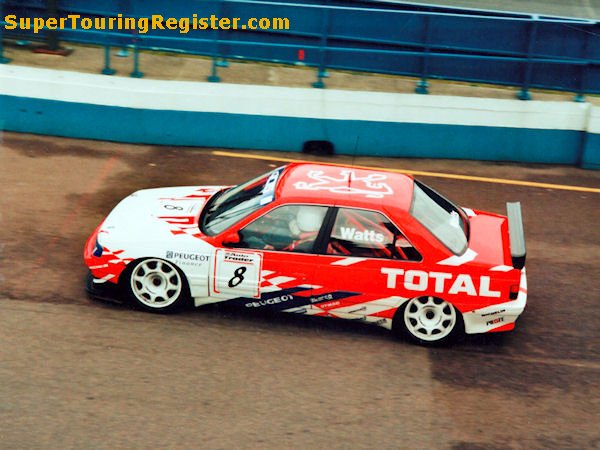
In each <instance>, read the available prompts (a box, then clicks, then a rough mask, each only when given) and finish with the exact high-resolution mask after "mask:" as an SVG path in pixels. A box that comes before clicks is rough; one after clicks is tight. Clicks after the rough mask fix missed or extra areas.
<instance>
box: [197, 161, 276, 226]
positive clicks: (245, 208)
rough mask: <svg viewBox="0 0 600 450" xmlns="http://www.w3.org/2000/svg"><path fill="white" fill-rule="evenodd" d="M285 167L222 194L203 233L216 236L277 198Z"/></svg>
mask: <svg viewBox="0 0 600 450" xmlns="http://www.w3.org/2000/svg"><path fill="white" fill-rule="evenodd" d="M282 170H283V167H280V168H279V169H276V170H274V171H273V172H269V173H266V174H264V175H261V176H259V177H256V178H253V179H252V180H250V181H247V182H246V183H243V184H240V185H238V186H235V187H233V188H231V189H229V190H228V191H225V192H224V193H223V194H221V195H220V196H219V197H218V198H217V199H216V200H215V201H214V202H212V204H210V205H209V208H208V211H207V212H206V214H205V215H204V218H203V221H202V232H203V233H205V234H207V235H210V236H214V235H216V234H219V233H221V232H223V231H225V230H226V229H227V228H229V227H230V226H232V225H233V224H235V223H237V222H239V221H240V220H242V219H243V218H244V217H246V216H248V215H249V214H251V213H253V212H254V211H256V210H257V209H259V208H260V207H262V206H263V205H266V204H268V203H271V202H272V201H273V200H274V198H275V185H276V184H277V179H278V178H279V175H280V174H281V172H282Z"/></svg>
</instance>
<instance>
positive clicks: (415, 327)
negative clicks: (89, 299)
mask: <svg viewBox="0 0 600 450" xmlns="http://www.w3.org/2000/svg"><path fill="white" fill-rule="evenodd" d="M403 316H404V325H405V327H406V331H408V333H409V334H410V335H412V336H413V337H414V338H416V339H417V340H419V341H424V342H429V343H433V342H440V341H443V340H444V339H445V338H447V337H449V336H450V334H451V333H452V331H454V328H455V327H456V324H457V322H458V315H457V313H456V310H455V309H454V306H452V305H451V304H450V303H448V302H446V301H444V300H442V299H441V298H437V297H418V298H413V299H412V300H410V301H409V302H408V303H407V305H406V307H405V308H404V314H403Z"/></svg>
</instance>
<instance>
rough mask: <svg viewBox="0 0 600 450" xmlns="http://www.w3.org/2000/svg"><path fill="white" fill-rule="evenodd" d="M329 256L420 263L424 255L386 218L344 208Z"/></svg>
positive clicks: (330, 246) (336, 223)
mask: <svg viewBox="0 0 600 450" xmlns="http://www.w3.org/2000/svg"><path fill="white" fill-rule="evenodd" d="M327 254H329V255H344V256H361V257H368V258H390V259H400V260H407V261H419V260H420V259H421V255H420V254H419V252H418V251H417V250H416V249H415V248H414V247H413V246H412V245H411V243H410V242H409V241H408V239H406V238H405V237H404V235H402V233H400V231H398V229H397V228H396V227H395V226H394V224H392V223H391V222H390V221H389V220H388V219H387V218H386V217H385V216H384V215H383V214H380V213H378V212H375V211H364V210H359V209H349V208H340V209H339V210H338V213H337V217H336V219H335V223H334V225H333V229H332V230H331V236H330V239H329V245H328V246H327Z"/></svg>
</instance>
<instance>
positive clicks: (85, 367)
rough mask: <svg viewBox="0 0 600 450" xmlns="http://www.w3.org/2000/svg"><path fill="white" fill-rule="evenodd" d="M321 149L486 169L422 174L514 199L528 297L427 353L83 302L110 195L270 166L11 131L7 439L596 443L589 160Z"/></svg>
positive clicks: (498, 201)
mask: <svg viewBox="0 0 600 450" xmlns="http://www.w3.org/2000/svg"><path fill="white" fill-rule="evenodd" d="M257 154H258V155H260V153H258V152H249V153H245V155H257ZM262 155H263V156H266V157H267V158H274V157H275V158H276V157H281V158H298V157H299V155H298V154H283V153H282V154H279V153H264V154H262ZM321 159H325V160H332V161H334V162H339V163H350V162H354V164H357V165H370V166H381V167H388V168H397V169H398V168H402V169H410V170H413V171H419V172H428V173H431V172H433V173H434V174H438V175H439V174H463V175H470V176H477V177H483V178H494V179H495V181H488V182H481V181H471V180H468V179H454V178H443V177H440V176H424V175H421V176H419V177H420V178H421V179H423V180H424V181H425V182H426V183H428V184H430V185H432V186H434V187H435V188H437V189H439V190H441V191H442V192H444V193H446V194H447V195H448V196H449V197H451V198H453V199H455V200H456V201H458V202H460V203H461V204H462V205H465V206H469V207H473V208H477V209H484V210H490V211H496V212H503V211H504V209H505V202H506V201H511V200H520V201H521V202H522V204H523V212H524V220H525V229H526V234H527V244H528V252H529V255H528V266H527V267H528V275H529V305H528V309H527V310H526V312H525V314H524V315H523V317H522V318H521V319H519V321H518V322H517V329H516V330H515V331H514V332H512V333H506V334H497V335H485V336H471V337H467V338H465V339H464V340H462V341H460V342H458V343H457V344H455V345H454V346H452V347H449V348H437V349H425V348H421V347H417V346H414V345H411V344H409V343H407V342H403V341H398V340H395V339H393V338H392V337H391V336H390V335H389V334H388V333H387V332H386V331H385V330H382V329H378V328H375V327H369V326H366V325H361V324H357V323H349V322H336V321H327V320H315V319H314V318H313V319H310V318H296V317H288V316H257V315H247V314H246V313H245V312H239V311H235V310H228V309H223V308H215V307H208V308H203V309H198V310H195V311H190V312H186V313H182V314H178V315H172V316H159V315H152V314H146V313H141V312H136V311H132V310H130V309H128V308H126V307H122V306H117V305H111V304H105V303H101V302H97V301H92V300H89V299H88V298H87V297H86V295H85V293H84V291H83V285H84V277H85V274H86V269H85V267H84V265H83V262H82V257H81V253H82V248H83V244H84V241H85V239H86V237H87V236H88V235H89V233H90V232H91V231H92V230H93V229H94V227H95V226H96V225H97V224H98V223H99V222H100V221H101V220H102V218H103V217H104V216H105V215H106V214H107V213H108V212H109V211H110V209H111V208H112V207H113V206H114V205H115V204H116V202H117V201H118V200H120V199H121V198H122V197H124V196H126V195H127V194H129V193H130V192H132V191H135V190H137V189H141V188H148V187H157V186H168V185H194V184H214V183H225V184H229V183H231V184H233V183H237V182H240V181H243V180H245V179H248V178H250V177H252V176H254V175H256V174H259V173H262V172H265V171H267V170H269V169H271V168H273V167H274V166H276V165H279V164H280V163H279V162H277V161H271V160H262V159H248V158H238V157H236V156H235V155H231V154H227V155H226V154H223V153H220V154H217V153H214V149H192V148H171V147H156V146H134V145H123V144H114V143H107V142H95V141H83V140H72V139H62V138H50V137H40V136H33V135H25V134H16V133H4V135H3V140H2V143H1V147H0V169H1V170H0V184H1V186H2V191H1V195H0V213H1V214H2V215H1V216H0V220H1V227H0V233H1V234H0V238H1V240H0V250H1V252H2V253H1V254H0V277H1V281H0V447H2V448H3V449H11V448H156V447H172V448H191V447H194V448H282V447H283V448H453V449H467V448H470V449H484V448H485V449H512V448H527V449H531V448H587V449H589V448H600V427H599V426H598V424H599V422H600V387H599V384H598V380H599V379H600V346H599V343H600V333H599V331H598V329H599V324H600V308H599V302H600V290H599V287H598V274H599V273H600V263H599V262H598V254H599V253H600V226H599V224H600V192H598V189H600V172H598V171H584V170H579V169H574V168H567V167H556V166H542V165H526V166H519V165H513V164H498V163H484V162H465V161H436V160H403V159H376V158H356V159H354V161H352V160H351V158H344V157H334V158H329V159H327V158H321ZM503 179H510V180H513V181H515V180H516V181H519V182H525V184H526V183H527V182H541V183H546V184H553V185H569V186H580V187H585V188H589V189H591V190H589V191H587V192H586V191H569V190H563V189H559V188H555V189H550V188H547V187H536V186H531V185H519V184H504V183H503V182H502V180H503Z"/></svg>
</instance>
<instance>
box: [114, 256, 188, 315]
mask: <svg viewBox="0 0 600 450" xmlns="http://www.w3.org/2000/svg"><path fill="white" fill-rule="evenodd" d="M124 275H125V276H124V277H123V278H122V282H123V287H124V290H125V293H126V295H127V298H128V300H129V304H130V305H131V306H133V307H135V308H137V309H141V310H144V311H149V312H154V313H169V312H174V311H178V310H181V309H183V308H185V307H187V306H189V305H190V303H191V297H190V290H189V286H188V283H187V280H186V277H185V275H184V274H183V272H182V271H181V270H180V269H179V268H178V267H177V266H175V265H174V264H172V263H170V262H169V261H165V260H163V259H159V258H146V259H140V260H137V261H133V262H132V263H130V264H129V267H128V270H127V272H126V273H124Z"/></svg>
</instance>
